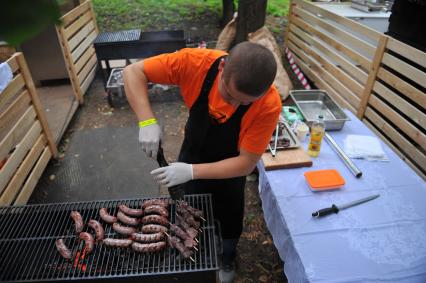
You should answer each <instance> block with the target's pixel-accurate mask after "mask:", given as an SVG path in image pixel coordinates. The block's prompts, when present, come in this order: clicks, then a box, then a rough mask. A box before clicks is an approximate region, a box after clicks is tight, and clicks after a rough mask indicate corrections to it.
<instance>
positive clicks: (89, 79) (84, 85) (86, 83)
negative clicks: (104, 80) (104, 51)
mask: <svg viewBox="0 0 426 283" xmlns="http://www.w3.org/2000/svg"><path fill="white" fill-rule="evenodd" d="M96 68H97V65H96V64H95V65H94V66H93V69H92V71H91V72H90V74H89V75H88V76H87V77H86V79H85V81H84V82H83V83H82V84H81V91H82V92H83V94H84V93H86V91H87V89H88V88H89V86H90V83H91V82H92V81H93V79H94V78H95V75H96Z"/></svg>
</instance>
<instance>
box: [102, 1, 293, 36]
mask: <svg viewBox="0 0 426 283" xmlns="http://www.w3.org/2000/svg"><path fill="white" fill-rule="evenodd" d="M236 2H237V1H236ZM288 4H289V0H268V6H267V13H268V15H272V16H274V17H284V16H286V15H287V12H288ZM93 6H94V9H95V12H96V18H97V22H98V25H99V27H100V29H101V30H102V31H114V30H121V29H130V28H135V27H138V28H141V29H142V30H152V29H156V30H159V29H165V28H167V27H171V28H173V27H179V25H180V23H181V22H182V21H192V20H194V21H202V20H203V18H205V17H215V18H217V19H219V18H220V17H221V13H222V1H221V0H93ZM159 25H160V26H159Z"/></svg>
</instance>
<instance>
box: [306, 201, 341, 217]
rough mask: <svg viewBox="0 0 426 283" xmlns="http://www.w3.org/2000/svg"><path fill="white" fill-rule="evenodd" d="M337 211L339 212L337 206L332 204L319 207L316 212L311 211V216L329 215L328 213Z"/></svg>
mask: <svg viewBox="0 0 426 283" xmlns="http://www.w3.org/2000/svg"><path fill="white" fill-rule="evenodd" d="M338 212H339V208H338V207H337V206H335V205H334V204H333V205H332V206H331V207H328V208H323V209H320V210H318V211H316V212H313V213H312V216H313V217H321V216H325V215H329V214H332V213H338Z"/></svg>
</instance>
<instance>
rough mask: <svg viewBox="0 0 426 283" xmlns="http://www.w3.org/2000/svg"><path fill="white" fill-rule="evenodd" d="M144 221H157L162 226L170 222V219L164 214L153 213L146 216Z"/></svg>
mask: <svg viewBox="0 0 426 283" xmlns="http://www.w3.org/2000/svg"><path fill="white" fill-rule="evenodd" d="M142 223H143V224H150V223H155V224H160V225H162V226H167V225H168V224H169V220H167V218H165V217H163V216H160V215H155V214H152V215H147V216H144V217H143V218H142Z"/></svg>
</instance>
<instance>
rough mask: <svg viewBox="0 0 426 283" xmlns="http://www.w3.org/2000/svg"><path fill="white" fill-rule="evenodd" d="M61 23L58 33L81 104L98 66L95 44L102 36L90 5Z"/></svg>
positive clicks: (74, 12)
mask: <svg viewBox="0 0 426 283" xmlns="http://www.w3.org/2000/svg"><path fill="white" fill-rule="evenodd" d="M61 20H62V25H61V26H57V27H56V31H57V33H58V38H59V41H60V44H61V48H62V52H63V54H64V58H65V62H66V65H67V68H68V73H69V77H70V80H71V84H72V87H73V90H74V93H75V95H76V97H77V99H78V101H79V102H80V104H82V103H83V100H84V99H83V96H84V93H85V92H86V91H87V89H88V88H89V86H90V83H91V82H92V81H93V79H94V77H95V73H96V66H97V59H96V54H95V49H94V47H93V40H94V39H95V38H96V36H97V35H98V34H99V29H98V25H97V23H96V17H95V14H94V12H93V7H92V3H91V1H90V0H88V1H86V2H84V3H82V4H81V5H79V6H78V7H76V8H74V9H73V10H71V11H70V12H68V13H67V14H65V15H64V16H63V17H62V18H61Z"/></svg>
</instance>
